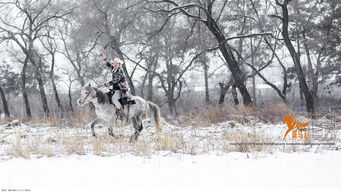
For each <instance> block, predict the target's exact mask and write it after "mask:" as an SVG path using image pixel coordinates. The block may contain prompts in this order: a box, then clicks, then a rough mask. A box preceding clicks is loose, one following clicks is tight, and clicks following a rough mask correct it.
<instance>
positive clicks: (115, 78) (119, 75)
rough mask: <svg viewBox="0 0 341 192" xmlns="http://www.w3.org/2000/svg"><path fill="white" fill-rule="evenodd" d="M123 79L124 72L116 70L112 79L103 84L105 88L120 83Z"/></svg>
mask: <svg viewBox="0 0 341 192" xmlns="http://www.w3.org/2000/svg"><path fill="white" fill-rule="evenodd" d="M124 78H125V76H124V72H123V70H122V69H119V70H117V72H116V73H115V74H114V75H113V79H112V80H111V81H109V82H106V83H104V85H105V86H106V87H110V86H112V85H114V84H116V83H118V82H120V81H122V80H123V79H124Z"/></svg>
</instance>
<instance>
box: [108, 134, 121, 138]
mask: <svg viewBox="0 0 341 192" xmlns="http://www.w3.org/2000/svg"><path fill="white" fill-rule="evenodd" d="M109 135H110V136H111V137H113V138H115V139H119V138H120V137H119V136H117V135H114V134H109Z"/></svg>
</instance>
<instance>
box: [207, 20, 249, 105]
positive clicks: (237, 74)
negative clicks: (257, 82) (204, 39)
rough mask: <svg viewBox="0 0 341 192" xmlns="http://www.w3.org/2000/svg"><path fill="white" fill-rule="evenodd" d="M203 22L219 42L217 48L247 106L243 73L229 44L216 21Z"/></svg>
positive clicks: (246, 91) (247, 100)
mask: <svg viewBox="0 0 341 192" xmlns="http://www.w3.org/2000/svg"><path fill="white" fill-rule="evenodd" d="M205 24H206V25H207V27H208V28H209V30H210V31H211V32H212V33H213V35H214V36H215V38H216V39H217V41H218V43H219V50H220V52H221V53H222V55H223V57H224V59H225V60H226V63H227V64H228V67H229V69H230V71H231V73H232V77H233V79H234V82H235V86H236V87H238V89H239V91H240V94H241V95H242V97H243V103H244V105H246V106H248V105H250V104H252V100H251V96H250V93H249V91H248V90H247V88H246V86H245V84H244V74H243V72H242V71H241V69H240V68H239V66H238V63H237V61H236V59H235V57H234V55H233V53H232V49H231V47H230V45H229V44H228V43H227V42H226V38H225V36H224V34H223V33H222V32H221V31H220V29H219V27H218V25H217V23H216V22H215V21H214V20H213V19H212V18H210V20H208V21H207V22H205Z"/></svg>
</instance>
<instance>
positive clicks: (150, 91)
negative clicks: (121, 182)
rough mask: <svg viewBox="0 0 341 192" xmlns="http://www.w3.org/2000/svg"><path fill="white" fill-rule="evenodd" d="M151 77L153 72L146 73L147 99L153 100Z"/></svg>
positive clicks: (152, 77)
mask: <svg viewBox="0 0 341 192" xmlns="http://www.w3.org/2000/svg"><path fill="white" fill-rule="evenodd" d="M153 79H154V73H149V74H148V85H147V100H148V101H153Z"/></svg>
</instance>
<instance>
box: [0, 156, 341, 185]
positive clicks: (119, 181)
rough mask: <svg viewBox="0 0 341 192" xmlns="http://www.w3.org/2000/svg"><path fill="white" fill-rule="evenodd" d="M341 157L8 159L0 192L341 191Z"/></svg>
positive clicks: (89, 157)
mask: <svg viewBox="0 0 341 192" xmlns="http://www.w3.org/2000/svg"><path fill="white" fill-rule="evenodd" d="M340 159H341V152H339V151H328V152H323V153H317V154H314V153H290V154H288V153H276V154H273V155H264V154H262V153H248V154H246V153H238V152H231V153H227V154H224V155H196V156H192V155H183V154H171V155H153V156H151V157H150V158H145V157H139V156H135V155H129V154H122V155H115V156H111V157H99V156H94V155H85V156H78V155H72V156H70V157H52V158H46V157H44V158H40V159H33V160H27V159H22V158H19V159H12V160H9V161H2V162H1V163H0V170H1V174H0V181H1V188H5V189H7V188H8V189H12V188H20V189H32V191H36V190H40V189H49V190H48V191H50V190H56V191H60V189H74V190H77V189H78V190H80V189H82V190H83V189H86V190H89V191H91V190H90V189H94V190H95V189H113V190H114V191H117V190H119V189H122V188H125V189H127V188H128V189H141V188H142V189H143V188H154V189H156V188H161V189H162V188H168V189H175V188H183V189H184V188H191V189H200V190H202V189H227V188H240V187H242V188H312V189H316V188H341V177H340V171H341V163H340Z"/></svg>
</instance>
